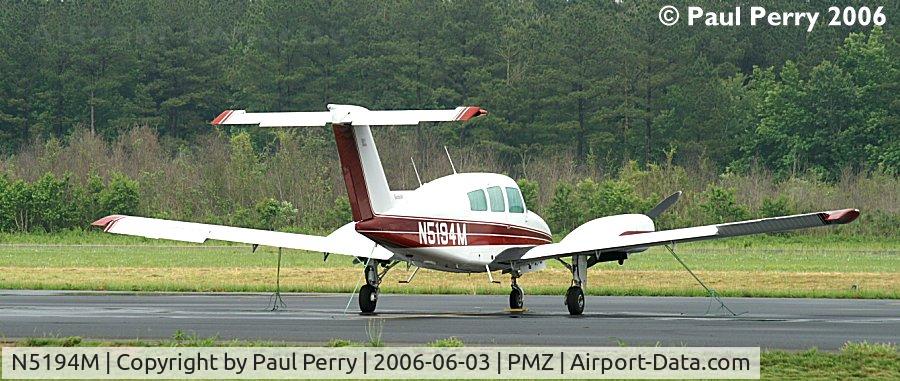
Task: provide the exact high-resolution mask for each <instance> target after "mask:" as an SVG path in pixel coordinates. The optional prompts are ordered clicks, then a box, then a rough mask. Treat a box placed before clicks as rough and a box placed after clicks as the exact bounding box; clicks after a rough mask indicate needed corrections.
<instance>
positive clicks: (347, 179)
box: [331, 124, 374, 221]
mask: <svg viewBox="0 0 900 381" xmlns="http://www.w3.org/2000/svg"><path fill="white" fill-rule="evenodd" d="M331 128H332V130H334V140H335V142H336V143H337V149H338V157H340V159H341V173H342V174H343V175H344V184H345V185H346V186H347V195H348V196H349V198H350V210H351V212H352V213H353V221H363V220H368V219H370V218H372V217H373V216H374V214H373V213H372V203H371V202H369V189H368V188H367V187H366V177H365V174H363V168H362V162H361V161H360V158H359V150H358V149H357V147H356V134H355V133H353V126H348V125H345V124H333V125H332V127H331Z"/></svg>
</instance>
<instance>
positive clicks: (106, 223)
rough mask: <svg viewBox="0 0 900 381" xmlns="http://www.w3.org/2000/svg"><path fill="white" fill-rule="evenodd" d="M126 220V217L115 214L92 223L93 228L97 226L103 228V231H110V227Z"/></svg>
mask: <svg viewBox="0 0 900 381" xmlns="http://www.w3.org/2000/svg"><path fill="white" fill-rule="evenodd" d="M123 218H125V216H120V215H118V214H113V215H111V216H106V217H103V218H101V219H99V220H97V221H94V222H93V223H91V225H92V226H97V227H101V228H103V231H107V230H109V227H110V226H112V224H113V223H115V222H116V221H118V220H121V219H123Z"/></svg>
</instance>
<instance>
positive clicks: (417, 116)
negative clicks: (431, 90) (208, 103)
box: [212, 104, 487, 127]
mask: <svg viewBox="0 0 900 381" xmlns="http://www.w3.org/2000/svg"><path fill="white" fill-rule="evenodd" d="M328 110H329V111H317V112H253V113H251V112H246V111H244V110H225V111H223V112H222V113H221V114H219V116H217V117H216V118H215V119H213V121H212V125H214V126H218V125H258V126H260V127H316V126H325V125H327V124H329V123H333V124H348V125H356V126H363V125H365V126H399V125H416V124H419V123H422V122H454V121H467V120H469V119H472V118H475V117H477V116H481V115H485V114H487V111H485V110H484V109H482V108H480V107H457V108H455V109H452V110H391V111H370V110H368V109H366V108H363V107H359V106H352V105H334V104H330V105H328Z"/></svg>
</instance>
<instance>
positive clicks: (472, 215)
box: [93, 105, 859, 315]
mask: <svg viewBox="0 0 900 381" xmlns="http://www.w3.org/2000/svg"><path fill="white" fill-rule="evenodd" d="M328 110H329V111H325V112H275V113H248V112H245V111H243V110H228V111H225V112H223V113H222V114H220V115H219V116H218V117H217V118H215V119H214V120H213V121H212V124H213V125H223V124H228V125H258V126H259V127H306V126H316V127H318V126H325V125H328V124H331V128H332V130H334V137H335V140H336V141H337V148H338V155H339V156H340V160H341V171H342V172H343V176H344V182H345V183H346V185H347V193H348V195H349V197H350V207H351V209H352V212H353V221H352V222H350V223H348V224H346V225H344V226H343V227H341V228H339V229H337V230H335V231H334V232H333V233H331V234H329V235H328V236H325V237H322V236H313V235H305V234H291V233H282V232H275V231H267V230H255V229H245V228H238V227H230V226H221V225H208V224H199V223H192V222H181V221H169V220H161V219H155V218H144V217H133V216H121V215H112V216H108V217H104V218H102V219H100V220H98V221H96V222H94V223H93V225H95V226H99V227H102V228H103V230H104V231H106V232H109V233H117V234H127V235H134V236H141V237H148V238H163V239H171V240H177V241H187V242H197V243H201V242H205V241H206V240H208V239H212V240H222V241H231V242H240V243H246V244H251V245H254V246H256V245H264V246H272V247H278V248H289V249H299V250H308V251H318V252H323V253H326V255H327V254H328V253H331V254H341V255H347V256H352V257H356V258H357V259H358V260H359V261H360V262H362V263H365V270H364V275H365V280H366V284H365V285H364V286H362V287H361V288H360V290H359V308H360V310H361V311H362V312H364V313H371V312H373V311H374V310H375V304H376V303H377V301H378V290H379V285H380V284H381V282H382V280H383V279H384V276H385V274H386V273H387V272H388V270H390V268H391V267H393V266H395V265H396V264H398V263H401V262H407V263H410V264H412V265H414V266H416V267H417V268H416V271H418V268H421V267H424V268H428V269H433V270H439V271H449V272H463V273H480V272H487V273H488V278H489V279H491V281H493V278H492V276H491V271H497V270H499V271H502V273H508V274H509V275H510V276H511V278H512V291H511V292H510V294H509V306H510V308H512V309H521V308H522V307H523V296H524V293H523V292H522V288H520V287H519V285H518V283H517V282H516V280H517V279H518V278H519V277H520V276H522V274H525V273H528V272H532V271H537V270H540V269H543V268H544V267H545V261H547V260H559V261H560V262H562V263H563V264H564V265H565V266H566V267H567V268H568V269H569V270H570V271H571V273H572V284H571V287H569V289H568V291H567V292H566V297H565V304H566V306H567V307H568V310H569V313H570V314H572V315H580V314H581V313H582V312H583V311H584V291H583V288H584V287H585V285H586V284H587V269H588V268H589V267H591V266H593V265H594V264H597V263H600V262H609V261H618V262H619V263H620V264H621V263H622V261H624V260H625V259H627V258H628V255H629V254H631V253H637V252H641V251H644V250H646V249H647V248H648V247H649V246H654V245H669V244H675V243H676V242H690V241H699V240H705V239H714V238H724V237H733V236H739V235H747V234H757V233H765V232H778V231H785V230H793V229H801V228H809V227H815V226H826V225H835V224H845V223H848V222H851V221H853V220H854V219H856V218H857V217H858V216H859V210H857V209H843V210H835V211H828V212H818V213H807V214H798V215H792V216H784V217H775V218H764V219H759V220H751V221H741V222H732V223H726V224H719V225H707V226H697V227H690V228H683V229H673V230H663V231H656V229H655V226H654V224H653V220H654V219H655V218H656V217H657V216H659V215H660V214H661V213H662V212H664V211H665V210H666V209H668V208H669V207H670V206H672V204H674V203H675V202H676V201H677V199H678V197H679V195H680V194H681V192H676V193H675V194H673V195H671V196H669V197H668V198H666V199H665V200H663V201H662V202H660V203H659V205H657V206H656V207H654V208H653V209H652V210H650V211H648V212H647V213H646V214H622V215H615V216H608V217H602V218H598V219H595V220H593V221H589V222H587V223H585V224H583V225H581V226H579V227H578V228H576V229H575V230H573V231H572V232H571V233H569V234H568V235H567V236H566V237H565V238H563V239H562V240H561V241H560V242H558V243H553V239H552V236H551V235H550V228H549V227H547V224H546V223H545V222H544V220H543V219H541V217H540V216H538V215H537V214H535V213H533V212H531V211H529V210H528V208H527V206H526V205H525V203H524V201H523V199H522V194H521V192H520V191H519V187H518V185H517V184H516V182H515V181H513V179H511V178H509V177H507V176H504V175H501V174H494V173H459V174H457V173H454V174H452V175H449V176H445V177H441V178H439V179H436V180H433V181H430V182H428V183H425V184H422V185H421V186H420V187H419V188H417V189H415V190H411V191H392V190H391V189H390V188H389V187H388V183H387V179H386V178H385V175H384V169H383V168H382V166H381V159H380V158H379V157H378V150H377V149H376V148H375V141H374V140H372V132H371V130H370V129H369V127H371V126H384V125H416V124H419V123H421V122H448V121H466V120H469V119H471V118H475V117H478V116H481V115H484V114H486V113H487V112H486V111H485V110H483V109H481V108H478V107H458V108H456V109H454V110H403V111H369V110H367V109H365V108H362V107H359V106H350V105H328ZM565 258H571V260H569V261H568V262H566V261H564V259H565ZM379 267H380V268H381V269H380V270H379ZM414 275H415V273H413V276H414ZM410 279H411V278H410Z"/></svg>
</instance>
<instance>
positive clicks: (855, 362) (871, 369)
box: [0, 331, 900, 380]
mask: <svg viewBox="0 0 900 381" xmlns="http://www.w3.org/2000/svg"><path fill="white" fill-rule="evenodd" d="M380 340H381V339H380V338H379V339H377V341H375V342H373V343H357V342H352V341H348V340H344V339H340V338H334V339H332V340H331V341H329V342H328V343H323V344H324V345H325V346H365V345H375V346H382V345H390V343H389V342H388V343H384V342H382V341H380ZM0 344H2V346H103V347H108V346H165V347H171V346H194V347H196V346H241V347H249V346H285V345H291V344H290V343H283V342H267V341H236V340H233V341H219V340H216V338H199V337H197V336H195V335H191V334H185V333H183V332H181V331H178V332H176V333H175V334H174V335H173V337H172V339H169V340H161V341H139V340H129V341H99V340H82V339H81V338H78V337H62V338H46V337H45V338H31V339H24V340H19V341H9V342H2V341H0ZM423 345H425V346H431V347H458V346H464V345H465V343H463V342H462V341H460V340H459V339H457V338H452V337H451V338H446V339H440V340H435V341H434V342H431V343H423ZM760 367H761V374H760V376H761V379H763V380H847V379H879V380H897V379H900V352H898V351H897V347H896V346H893V345H885V344H866V343H848V344H847V345H845V346H844V347H843V348H842V349H841V350H840V351H837V352H822V351H818V350H816V349H810V350H807V351H801V352H788V351H763V352H762V353H761V358H760ZM0 376H2V375H0Z"/></svg>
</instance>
